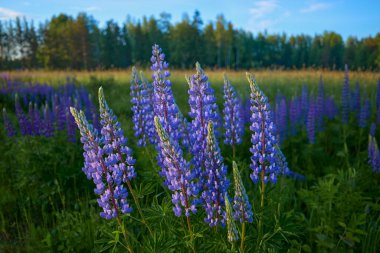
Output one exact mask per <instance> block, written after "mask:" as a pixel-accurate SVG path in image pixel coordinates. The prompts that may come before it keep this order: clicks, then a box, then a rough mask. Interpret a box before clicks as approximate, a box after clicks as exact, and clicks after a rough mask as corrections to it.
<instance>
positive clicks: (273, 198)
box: [0, 69, 380, 253]
mask: <svg viewBox="0 0 380 253" xmlns="http://www.w3.org/2000/svg"><path fill="white" fill-rule="evenodd" d="M224 72H225V73H226V74H227V75H228V77H229V79H230V80H231V84H232V85H233V86H234V87H235V88H236V90H237V93H238V95H239V97H240V98H241V99H242V104H244V105H246V104H247V101H248V98H249V93H250V86H249V83H248V81H247V78H246V74H245V72H243V71H232V70H225V71H212V70H207V69H206V70H205V73H206V75H208V77H209V81H210V83H211V86H212V88H213V89H214V91H215V96H216V103H217V105H218V106H219V112H220V113H221V115H222V111H223V101H224V100H223V99H224V98H223V73H224ZM251 72H252V74H255V76H256V80H257V84H258V86H259V87H260V88H261V89H262V91H263V92H264V94H265V95H267V96H268V98H269V103H270V104H271V107H272V109H273V110H274V111H275V112H274V114H273V115H274V118H273V120H274V121H276V123H277V124H280V125H281V122H282V121H281V117H284V118H285V120H286V121H285V123H283V124H282V125H281V126H278V129H279V132H278V135H279V136H280V135H281V137H279V138H281V141H280V142H279V145H280V148H281V150H282V152H283V153H284V155H285V157H286V159H287V162H288V167H289V168H290V170H291V171H292V172H293V173H296V174H293V176H286V175H278V178H277V183H275V184H274V183H271V182H268V183H267V184H265V190H264V189H263V185H262V184H258V183H254V182H253V181H252V180H251V178H250V173H251V172H252V170H251V168H250V166H249V165H250V163H251V156H252V154H251V152H250V150H249V149H250V147H252V143H251V135H252V132H251V130H250V127H249V126H250V123H249V120H246V121H245V123H244V130H245V131H244V135H243V137H242V140H243V142H242V144H239V145H236V147H235V148H236V156H235V157H233V152H232V150H233V149H232V147H231V146H230V145H227V144H225V143H224V142H223V140H224V136H223V133H224V131H225V130H223V128H221V129H220V132H221V135H220V136H218V137H217V140H218V142H219V146H220V149H221V155H222V156H223V157H224V164H225V165H227V166H228V168H227V178H228V179H229V180H231V186H230V187H229V189H228V195H229V196H230V198H231V199H232V198H233V197H234V190H235V188H234V176H233V172H232V161H233V160H235V161H236V163H237V165H238V168H239V170H240V174H241V178H242V182H243V184H244V186H245V189H246V192H247V195H248V199H249V202H250V203H251V205H252V212H253V222H252V223H250V222H245V223H244V224H245V225H244V229H243V226H242V225H241V224H240V222H239V221H238V220H236V221H235V222H233V223H234V224H235V225H236V226H237V230H238V237H239V238H240V239H237V240H229V239H228V235H231V233H232V232H231V231H232V230H231V229H232V228H231V227H230V225H231V224H227V225H226V226H220V225H218V226H215V227H210V226H209V224H207V223H206V222H205V221H204V217H205V211H204V210H203V209H202V207H201V204H199V207H198V208H197V209H198V212H197V213H196V214H191V216H190V217H191V229H188V224H187V220H186V217H185V216H184V215H183V214H182V216H181V217H176V216H175V214H174V212H173V203H172V192H171V191H170V190H169V189H168V188H167V187H166V186H164V185H163V181H164V178H163V177H160V176H159V174H158V172H159V171H161V168H160V167H159V166H158V165H157V162H156V155H157V151H156V150H155V147H154V145H148V146H147V147H139V146H138V145H137V138H135V137H134V129H133V126H134V123H133V122H132V114H133V113H132V110H131V107H132V102H131V96H130V86H131V70H125V71H122V70H120V71H95V72H70V71H56V72H54V71H51V72H49V71H25V72H15V71H14V72H8V73H3V74H2V75H3V76H4V77H6V78H4V81H3V82H2V81H0V90H1V87H2V86H1V84H2V83H3V84H4V83H5V82H6V81H5V80H6V79H7V78H9V80H21V81H20V82H21V83H22V85H23V84H28V83H33V84H36V83H39V84H43V83H46V84H48V85H49V86H52V87H54V88H55V89H56V90H59V87H61V85H63V84H66V83H74V84H75V87H76V89H79V87H81V86H83V87H84V89H85V90H86V92H89V94H91V99H92V101H93V103H94V104H95V105H96V108H98V100H97V98H98V89H99V87H100V86H102V87H103V90H104V95H105V98H106V100H107V102H108V105H109V107H110V108H112V110H113V112H114V114H115V115H116V116H117V117H118V120H119V122H120V123H121V128H122V129H123V130H124V134H125V136H126V137H127V138H128V142H127V146H128V147H130V148H131V149H132V150H133V157H134V158H135V159H136V164H135V170H136V173H137V177H136V178H134V179H133V180H131V184H132V186H133V189H134V193H135V195H136V197H137V198H138V202H139V203H140V205H141V209H142V213H143V215H144V216H143V217H145V219H144V218H142V216H141V215H140V214H139V212H138V209H139V208H138V206H137V205H136V201H134V200H133V198H132V194H131V193H130V194H129V196H128V201H129V204H130V205H131V206H132V207H133V212H132V213H128V214H123V215H122V216H121V222H122V224H121V226H120V224H118V221H117V219H115V218H114V219H111V220H106V219H103V218H101V217H100V215H99V213H100V212H101V207H99V205H98V202H97V200H96V199H97V197H98V196H97V194H95V193H94V183H93V182H92V181H91V180H88V179H87V178H86V175H85V174H84V173H83V171H82V167H83V146H82V143H80V139H79V136H80V133H79V131H77V132H76V133H75V135H74V140H73V141H68V134H67V130H68V129H67V130H66V128H69V123H67V126H66V128H63V129H62V130H57V128H58V127H57V126H55V125H54V126H53V128H54V130H53V131H54V134H52V136H49V137H45V136H43V134H40V135H38V134H34V135H33V134H31V135H28V134H24V135H23V134H21V133H20V131H19V130H17V134H16V135H14V136H11V137H9V136H7V134H6V131H5V130H4V129H5V126H4V124H0V178H1V179H0V252H102V251H106V252H111V251H112V252H126V251H130V252H192V251H193V252H239V251H241V252H373V253H376V252H379V251H380V203H379V202H380V197H379V196H380V172H379V171H377V172H376V171H374V169H373V167H372V166H371V164H369V162H368V161H369V158H368V156H369V153H368V147H369V141H368V140H369V137H368V136H369V132H370V125H371V123H375V124H379V123H380V121H379V116H378V115H377V114H378V113H379V111H380V110H378V109H376V108H377V107H378V106H379V105H378V103H379V102H380V101H378V100H377V99H379V98H378V97H377V96H378V95H377V94H378V92H380V91H378V85H377V84H378V80H379V74H378V73H374V72H349V73H348V75H349V90H348V91H349V93H348V94H349V95H348V99H349V101H348V102H349V106H348V107H349V108H348V116H349V118H348V122H347V123H345V122H342V114H343V113H342V112H344V109H343V110H342V107H344V105H343V106H342V104H341V100H342V98H341V96H342V89H343V85H344V72H333V71H324V70H320V71H317V70H302V71H251ZM144 73H145V76H146V77H147V79H148V80H149V82H151V81H152V78H151V74H152V71H151V70H149V69H146V70H144ZM171 73H172V75H171V77H170V80H171V81H172V83H173V86H172V88H173V93H174V97H175V100H176V102H177V104H178V107H179V109H180V110H181V111H182V113H183V115H185V117H186V119H187V120H188V121H189V122H190V121H191V120H192V118H191V117H190V116H188V112H189V111H190V105H189V103H188V100H189V95H188V88H189V87H188V85H187V81H186V79H185V76H191V75H193V74H194V73H195V70H186V71H182V70H181V71H180V70H171ZM320 76H322V78H323V84H320ZM67 77H70V78H73V79H70V80H67ZM356 82H358V83H359V85H358V86H356ZM321 85H322V86H321ZM26 86H28V85H26ZM305 87H306V88H307V96H306V98H307V100H308V101H309V99H310V101H313V102H311V103H318V102H317V97H318V94H321V93H320V89H321V88H320V87H322V88H323V101H328V98H329V99H330V100H331V101H333V102H332V103H333V104H334V106H335V107H336V110H335V111H332V112H331V114H328V112H329V109H328V106H327V105H325V104H324V108H325V109H324V113H322V114H321V116H319V117H320V118H319V119H318V118H313V122H314V120H315V122H317V121H318V120H319V121H318V122H320V123H319V124H320V125H319V126H315V125H313V131H314V132H315V141H311V139H310V138H311V137H310V135H311V133H310V124H311V123H310V120H309V119H308V117H309V115H311V114H310V112H306V115H305V114H304V115H303V116H299V117H301V118H302V119H301V120H299V122H298V121H297V122H298V123H297V124H295V123H294V122H292V120H291V118H290V109H289V106H290V103H291V101H297V100H296V98H301V96H302V90H303V89H305ZM356 87H359V88H356ZM74 91H75V92H77V91H78V90H74ZM358 91H359V95H357V94H358V93H357V92H358ZM51 92H53V91H51ZM78 92H79V91H78ZM49 94H50V93H49ZM57 94H59V93H57ZM355 94H356V95H355ZM19 95H20V97H22V94H19ZM70 96H71V94H70ZM357 97H359V100H358V99H357ZM355 98H356V100H355ZM58 100H59V99H58ZM74 100H75V99H72V101H71V100H70V101H71V102H70V103H71V104H72V105H74V104H75V103H76V102H75V101H74ZM14 101H15V93H11V92H8V93H7V92H2V93H0V108H2V107H3V108H6V110H7V116H8V117H9V118H10V120H11V122H12V123H13V125H14V127H16V128H17V129H18V128H19V127H18V124H16V122H17V121H18V117H17V116H16V112H15V102H14ZM36 101H37V102H36V106H35V108H40V110H41V115H42V118H43V117H44V116H43V112H42V111H43V109H41V108H43V106H44V104H45V106H46V104H47V107H49V106H51V107H53V106H52V104H53V103H54V102H53V99H52V100H50V102H41V101H40V100H36ZM281 101H284V105H285V107H287V108H288V109H286V110H285V116H281V115H282V114H281V113H280V110H281V108H283V107H284V106H282V104H281ZM310 101H309V102H310ZM38 103H40V104H38ZM355 103H356V104H355ZM79 104H80V102H79ZM83 104H84V103H83ZM358 106H359V108H358ZM366 106H367V107H366ZM335 107H334V108H335ZM22 108H23V110H24V111H25V113H26V114H27V112H28V103H25V102H24V104H22ZM360 108H367V111H365V110H366V109H360ZM29 110H30V109H29ZM38 113H39V112H38ZM97 113H98V112H97ZM276 115H279V116H278V117H279V118H278V117H277V116H276ZM67 117H68V116H67V115H66V119H68V118H67ZM313 117H314V116H313ZM363 121H364V122H363ZM316 124H317V123H316ZM317 125H318V124H317ZM75 128H76V127H75ZM379 135H380V134H379V131H377V133H375V134H374V136H375V137H376V136H377V137H378V136H379ZM310 142H311V143H310ZM313 142H315V143H313ZM376 150H377V146H376ZM377 152H378V150H377ZM376 154H377V153H376ZM183 155H184V158H185V159H186V160H187V161H190V159H191V157H192V155H191V152H189V150H186V149H184V151H183ZM294 175H296V176H294ZM263 192H264V193H265V195H264V194H263ZM263 197H265V201H263V200H262V198H263ZM228 222H229V221H228V219H227V223H228ZM243 231H245V232H243ZM243 238H244V245H242V239H243Z"/></svg>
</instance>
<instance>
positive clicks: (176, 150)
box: [154, 116, 199, 216]
mask: <svg viewBox="0 0 380 253" xmlns="http://www.w3.org/2000/svg"><path fill="white" fill-rule="evenodd" d="M154 123H155V126H156V131H157V133H158V137H159V138H158V142H159V147H160V149H159V152H160V155H161V157H162V158H163V164H162V173H161V174H162V175H163V176H164V178H165V185H166V186H167V187H168V188H169V190H170V191H172V192H173V193H172V203H173V204H174V207H173V211H174V214H175V215H176V216H181V215H182V213H183V211H184V212H185V215H186V216H190V212H193V213H195V212H196V204H197V200H196V197H197V195H198V192H199V190H198V188H197V186H196V184H194V182H193V181H194V174H193V173H192V172H191V171H190V163H189V162H187V161H186V160H185V159H184V158H183V154H182V149H181V148H180V147H179V145H178V142H175V141H173V140H172V139H171V137H170V136H169V135H168V134H167V133H166V132H165V129H164V128H163V127H162V125H161V122H160V119H159V118H158V117H157V116H155V117H154Z"/></svg>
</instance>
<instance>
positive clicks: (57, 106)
mask: <svg viewBox="0 0 380 253" xmlns="http://www.w3.org/2000/svg"><path fill="white" fill-rule="evenodd" d="M53 111H54V120H55V124H56V128H57V130H64V129H65V127H66V124H65V122H66V113H65V110H64V106H63V105H62V100H60V99H59V97H58V95H57V94H55V95H54V100H53Z"/></svg>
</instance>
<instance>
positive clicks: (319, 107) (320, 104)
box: [315, 75, 325, 131]
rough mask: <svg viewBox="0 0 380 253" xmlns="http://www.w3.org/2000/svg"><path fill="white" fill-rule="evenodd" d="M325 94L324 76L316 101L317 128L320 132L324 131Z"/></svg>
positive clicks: (320, 82) (320, 80)
mask: <svg viewBox="0 0 380 253" xmlns="http://www.w3.org/2000/svg"><path fill="white" fill-rule="evenodd" d="M324 100H325V92H324V85H323V79H322V75H321V76H320V78H319V85H318V93H317V98H316V101H315V127H316V129H318V131H321V130H323V118H324V114H325V108H324Z"/></svg>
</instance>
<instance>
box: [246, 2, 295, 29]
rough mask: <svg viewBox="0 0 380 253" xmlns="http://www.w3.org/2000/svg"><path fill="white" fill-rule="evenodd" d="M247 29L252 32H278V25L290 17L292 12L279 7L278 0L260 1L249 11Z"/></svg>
mask: <svg viewBox="0 0 380 253" xmlns="http://www.w3.org/2000/svg"><path fill="white" fill-rule="evenodd" d="M249 13H250V15H251V16H250V18H249V21H248V25H247V29H248V30H250V31H252V32H259V31H263V30H271V31H272V32H275V31H277V30H276V25H277V24H279V23H280V22H282V21H283V20H284V19H286V18H287V17H289V16H290V11H288V10H286V9H284V8H283V7H282V6H280V5H279V3H278V1H277V0H259V1H257V2H255V3H254V5H253V7H252V8H250V9H249Z"/></svg>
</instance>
